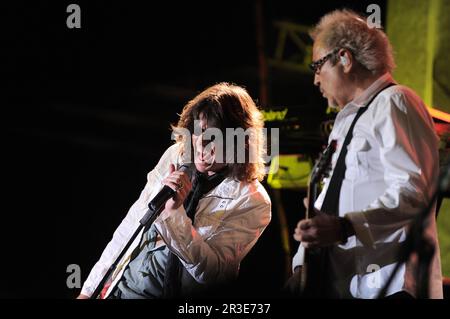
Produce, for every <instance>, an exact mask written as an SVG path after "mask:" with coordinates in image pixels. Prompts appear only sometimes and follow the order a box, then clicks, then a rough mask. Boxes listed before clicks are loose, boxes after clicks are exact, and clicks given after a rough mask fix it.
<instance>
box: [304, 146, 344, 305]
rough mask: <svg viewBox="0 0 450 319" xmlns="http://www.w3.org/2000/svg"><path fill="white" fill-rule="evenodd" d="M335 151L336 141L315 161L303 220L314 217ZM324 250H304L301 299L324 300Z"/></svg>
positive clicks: (325, 252)
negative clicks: (320, 191)
mask: <svg viewBox="0 0 450 319" xmlns="http://www.w3.org/2000/svg"><path fill="white" fill-rule="evenodd" d="M335 150H336V141H335V140H333V141H331V143H330V144H329V145H328V147H327V148H326V150H325V151H324V152H323V153H321V154H320V156H319V158H318V159H317V161H316V163H315V165H314V167H313V169H312V171H311V174H310V176H309V183H308V193H307V194H308V205H307V207H306V213H305V218H306V219H308V218H313V217H314V216H315V211H314V202H315V201H316V198H317V195H318V189H319V183H320V182H321V180H322V179H323V178H324V177H327V176H328V174H329V172H330V169H331V157H332V155H333V153H334V152H335ZM326 257H327V251H326V248H305V254H304V260H303V265H302V268H301V275H300V294H301V297H303V298H324V297H325V296H326V292H327V289H326V284H327V283H328V280H327V278H326V274H327V273H328V272H327V270H326V266H327V259H326Z"/></svg>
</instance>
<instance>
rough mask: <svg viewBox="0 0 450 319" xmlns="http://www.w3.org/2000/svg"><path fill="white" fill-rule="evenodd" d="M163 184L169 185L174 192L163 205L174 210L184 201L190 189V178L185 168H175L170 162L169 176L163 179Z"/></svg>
mask: <svg viewBox="0 0 450 319" xmlns="http://www.w3.org/2000/svg"><path fill="white" fill-rule="evenodd" d="M162 182H163V184H164V185H166V186H168V187H170V188H171V189H172V190H173V191H174V192H175V193H174V195H173V197H171V198H170V199H169V200H168V201H167V202H166V205H165V208H166V210H169V211H170V210H175V209H177V208H178V207H180V206H181V205H183V202H184V201H185V199H186V197H187V195H188V194H189V192H190V191H191V189H192V183H191V178H190V176H189V173H188V172H187V170H185V169H180V170H178V171H176V170H175V166H174V165H173V164H170V167H169V176H167V177H166V178H165V179H163V181H162Z"/></svg>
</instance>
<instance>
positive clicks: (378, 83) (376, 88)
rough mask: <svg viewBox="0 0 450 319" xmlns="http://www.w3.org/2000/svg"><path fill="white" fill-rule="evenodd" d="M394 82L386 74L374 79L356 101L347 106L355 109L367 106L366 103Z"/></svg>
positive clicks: (387, 73) (389, 75) (390, 76)
mask: <svg viewBox="0 0 450 319" xmlns="http://www.w3.org/2000/svg"><path fill="white" fill-rule="evenodd" d="M393 82H395V81H394V79H393V78H392V75H391V74H390V73H389V72H386V73H385V74H383V75H382V76H380V77H379V78H378V79H376V80H375V81H374V82H373V83H372V84H371V85H370V86H369V87H368V88H367V89H366V90H365V91H364V92H363V93H362V94H360V95H359V96H358V97H357V98H356V99H354V100H353V101H351V102H350V103H349V104H353V105H354V106H356V107H364V106H367V103H369V101H370V100H371V99H372V98H373V97H374V96H375V95H376V94H378V92H380V91H381V90H382V89H383V88H384V87H386V85H388V84H389V83H393Z"/></svg>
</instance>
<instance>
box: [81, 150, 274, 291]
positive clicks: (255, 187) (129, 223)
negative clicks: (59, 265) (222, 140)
mask: <svg viewBox="0 0 450 319" xmlns="http://www.w3.org/2000/svg"><path fill="white" fill-rule="evenodd" d="M180 159H181V157H180V155H179V145H178V144H175V145H172V146H171V147H169V148H168V149H167V151H166V152H165V153H164V155H163V156H162V157H161V159H160V161H159V163H158V164H157V165H156V167H155V168H154V169H153V170H152V171H151V172H150V173H149V174H148V176H147V184H146V185H145V188H144V190H143V191H142V193H141V195H140V197H139V199H138V200H137V201H136V202H135V203H134V204H133V205H132V206H131V208H130V210H129V212H128V214H127V215H126V217H125V218H124V220H123V221H122V223H121V224H120V225H119V227H118V228H117V230H116V231H115V232H114V235H113V238H112V240H111V241H110V242H109V243H108V245H107V246H106V248H105V250H104V251H103V253H102V255H101V257H100V259H99V261H98V262H97V263H96V264H95V266H94V267H93V268H92V270H91V272H90V274H89V276H88V278H87V279H86V281H85V283H84V285H83V288H82V290H81V293H82V294H84V295H87V296H90V295H91V294H92V293H93V292H94V289H95V288H96V287H97V284H98V283H99V282H100V280H101V279H102V278H103V275H104V274H105V273H106V271H107V269H108V268H109V267H110V265H111V264H112V263H113V262H114V260H115V259H116V258H117V256H118V255H119V253H120V251H121V250H122V248H123V247H124V246H125V244H126V243H127V242H128V240H129V238H131V236H132V234H133V233H134V231H135V230H136V229H137V227H138V226H139V220H140V219H141V218H142V217H143V215H144V214H145V213H146V212H147V210H148V206H147V205H148V203H149V201H150V200H151V199H152V198H153V197H154V196H155V195H156V194H157V193H158V192H159V191H160V190H161V188H162V187H163V184H162V183H161V181H162V180H163V179H164V177H166V176H167V175H168V172H169V165H170V164H174V165H177V164H179V162H180ZM270 219H271V201H270V198H269V196H268V194H267V192H266V190H265V189H264V187H263V186H262V185H261V184H260V183H259V182H258V181H254V182H252V183H244V182H239V181H236V180H234V179H232V178H226V179H225V180H224V181H223V182H222V183H221V184H220V185H219V186H217V187H216V188H214V189H213V190H211V191H210V192H209V193H207V194H206V195H205V196H204V197H202V198H201V199H200V201H199V204H198V206H197V212H196V215H195V225H194V227H193V226H192V221H191V219H190V218H188V217H187V215H186V211H185V210H184V208H183V205H181V206H180V208H179V209H178V211H177V213H176V214H173V215H171V214H168V213H167V212H166V211H163V212H162V213H161V215H160V216H159V217H158V218H157V219H156V220H155V226H156V228H157V230H158V232H159V234H160V236H161V237H162V239H163V242H161V243H157V245H158V244H162V245H167V246H168V247H169V248H170V250H171V251H172V252H174V253H175V254H176V255H177V256H178V257H179V258H180V260H181V263H182V264H183V265H184V267H185V268H186V270H187V272H188V273H189V274H190V276H191V277H190V279H193V280H195V281H196V282H197V283H200V284H208V283H216V282H223V281H226V280H229V279H234V278H235V277H236V276H237V275H238V271H239V265H240V262H241V261H242V259H243V258H244V257H245V255H246V254H247V253H248V252H249V251H250V249H251V248H252V247H253V245H254V244H255V243H256V241H257V240H258V238H259V236H261V234H262V232H263V231H264V229H265V228H266V226H267V225H268V224H269V222H270ZM141 237H142V232H141V235H140V236H137V237H136V239H135V241H134V242H133V244H132V245H131V247H130V248H129V249H128V251H127V253H126V254H125V256H124V258H123V259H122V261H121V263H120V264H119V265H120V266H119V267H118V269H117V270H116V271H115V273H114V275H113V282H112V284H111V286H110V287H109V289H108V292H107V294H106V296H107V295H108V294H109V293H110V292H111V290H112V289H113V288H114V287H115V285H116V284H117V282H118V280H119V279H120V278H121V276H122V273H123V271H124V270H125V268H126V265H127V264H128V262H129V258H130V255H131V253H132V251H133V250H134V249H135V248H136V247H137V246H138V244H139V242H140V240H141ZM182 284H183V282H182Z"/></svg>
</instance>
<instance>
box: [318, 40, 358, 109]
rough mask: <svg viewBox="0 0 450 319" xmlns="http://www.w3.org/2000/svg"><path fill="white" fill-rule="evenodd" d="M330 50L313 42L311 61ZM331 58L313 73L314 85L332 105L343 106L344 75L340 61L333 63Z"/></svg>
mask: <svg viewBox="0 0 450 319" xmlns="http://www.w3.org/2000/svg"><path fill="white" fill-rule="evenodd" d="M331 51H332V50H328V49H324V48H323V47H321V46H320V45H319V44H317V43H314V46H313V57H312V59H313V61H318V60H320V59H322V58H323V57H325V56H326V55H327V54H329V53H330V52H331ZM331 60H332V59H328V60H327V61H326V62H325V63H324V64H322V66H321V67H319V68H318V70H317V72H316V73H315V74H314V85H316V86H317V87H318V88H319V89H320V92H321V93H322V95H323V97H324V98H326V99H327V100H328V105H329V106H332V107H339V108H342V107H344V106H345V105H346V104H347V103H348V102H349V100H348V98H347V92H346V89H347V86H346V76H345V74H344V71H343V69H342V66H341V64H340V63H337V64H335V65H333V64H332V63H331Z"/></svg>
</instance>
